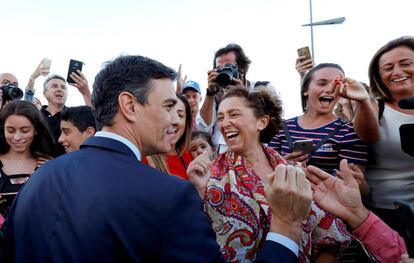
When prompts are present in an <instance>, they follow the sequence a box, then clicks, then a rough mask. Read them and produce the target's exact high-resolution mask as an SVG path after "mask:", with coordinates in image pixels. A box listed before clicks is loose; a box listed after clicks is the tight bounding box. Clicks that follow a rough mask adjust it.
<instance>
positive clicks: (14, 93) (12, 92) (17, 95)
mask: <svg viewBox="0 0 414 263" xmlns="http://www.w3.org/2000/svg"><path fill="white" fill-rule="evenodd" d="M9 97H10V98H11V99H12V100H18V99H21V98H22V97H23V91H22V90H21V89H19V88H18V87H14V88H11V89H9Z"/></svg>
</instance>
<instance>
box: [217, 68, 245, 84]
mask: <svg viewBox="0 0 414 263" xmlns="http://www.w3.org/2000/svg"><path fill="white" fill-rule="evenodd" d="M217 72H218V73H219V74H218V75H217V78H216V81H217V84H218V85H219V86H221V87H225V86H227V85H229V84H231V83H232V82H233V80H234V79H239V78H240V73H239V71H238V70H237V67H236V66H235V65H233V64H225V65H224V66H223V67H222V68H219V69H218V70H217Z"/></svg>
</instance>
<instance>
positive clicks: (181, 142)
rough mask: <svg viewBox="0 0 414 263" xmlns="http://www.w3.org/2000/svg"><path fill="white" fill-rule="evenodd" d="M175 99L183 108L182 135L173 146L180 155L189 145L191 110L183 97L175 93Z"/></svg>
mask: <svg viewBox="0 0 414 263" xmlns="http://www.w3.org/2000/svg"><path fill="white" fill-rule="evenodd" d="M177 97H178V98H179V99H180V100H181V101H182V102H183V103H184V107H185V129H184V133H183V135H182V136H181V138H180V139H178V141H177V143H176V144H175V148H176V149H178V150H179V154H180V155H181V154H182V153H183V152H185V151H187V150H188V148H189V145H190V140H191V129H192V116H191V108H190V104H189V103H188V101H187V99H186V98H185V96H184V95H183V94H181V93H177Z"/></svg>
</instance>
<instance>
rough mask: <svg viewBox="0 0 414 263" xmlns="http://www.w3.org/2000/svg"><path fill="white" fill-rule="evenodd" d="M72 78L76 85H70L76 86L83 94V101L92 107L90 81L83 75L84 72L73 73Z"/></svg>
mask: <svg viewBox="0 0 414 263" xmlns="http://www.w3.org/2000/svg"><path fill="white" fill-rule="evenodd" d="M70 77H71V78H72V79H73V81H74V82H75V83H69V84H70V85H72V86H74V87H75V88H77V89H78V90H79V92H80V93H81V94H82V96H83V99H84V101H85V105H87V106H92V102H91V97H92V95H91V91H90V90H89V84H88V80H87V79H86V77H85V75H83V73H82V71H80V70H79V69H78V70H76V72H72V73H71V74H70Z"/></svg>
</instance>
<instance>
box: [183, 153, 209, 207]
mask: <svg viewBox="0 0 414 263" xmlns="http://www.w3.org/2000/svg"><path fill="white" fill-rule="evenodd" d="M210 165H211V161H210V157H209V156H208V153H207V152H206V151H205V152H203V153H202V154H200V155H199V156H197V157H196V158H195V159H194V160H193V161H192V162H191V163H190V164H189V165H188V168H187V176H188V179H189V181H190V182H191V183H192V184H193V185H194V187H195V188H196V189H197V192H198V194H199V195H200V197H201V199H203V198H204V194H205V192H206V188H207V184H208V181H209V180H210Z"/></svg>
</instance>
